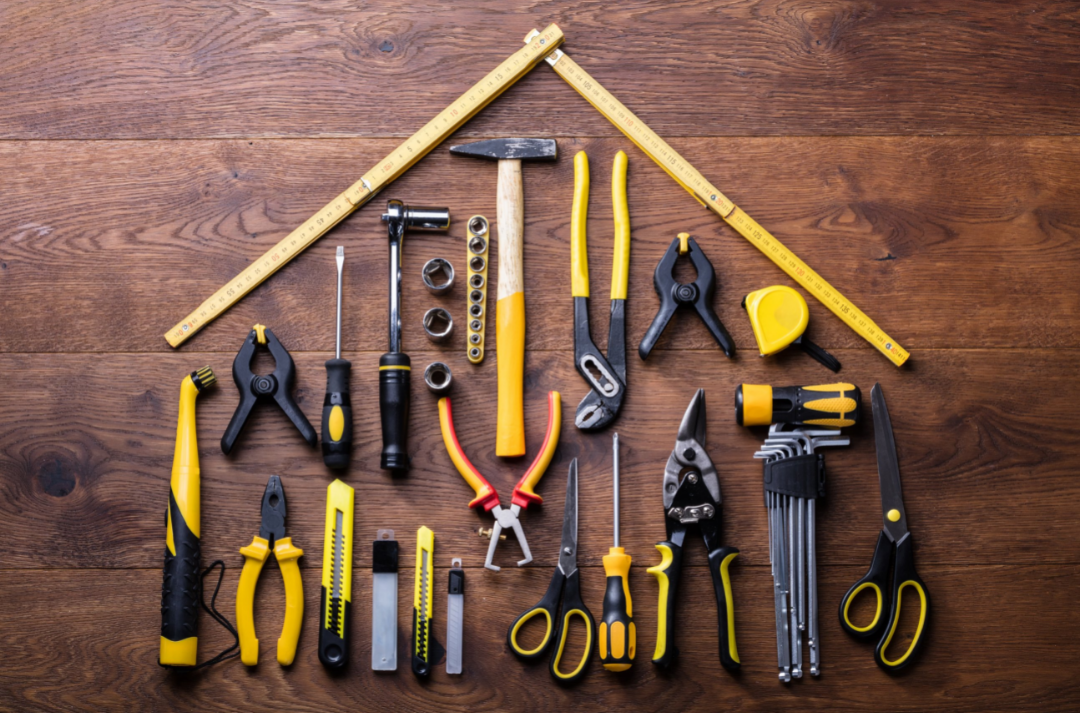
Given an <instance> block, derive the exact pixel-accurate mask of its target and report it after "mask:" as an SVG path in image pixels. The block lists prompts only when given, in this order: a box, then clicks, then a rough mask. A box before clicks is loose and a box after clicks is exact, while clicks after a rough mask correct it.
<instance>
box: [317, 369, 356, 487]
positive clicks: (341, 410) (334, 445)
mask: <svg viewBox="0 0 1080 713" xmlns="http://www.w3.org/2000/svg"><path fill="white" fill-rule="evenodd" d="M351 370H352V363H351V362H349V360H347V359H328V360H327V362H326V397H325V398H324V399H323V412H322V454H323V462H324V463H326V465H327V467H329V468H335V469H340V468H345V467H346V466H348V465H349V458H350V456H351V455H352V439H353V417H352V400H351V399H350V398H349V373H350V371H351Z"/></svg>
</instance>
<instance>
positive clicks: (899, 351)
mask: <svg viewBox="0 0 1080 713" xmlns="http://www.w3.org/2000/svg"><path fill="white" fill-rule="evenodd" d="M547 32H548V30H547V29H545V30H544V33H547ZM543 36H544V34H543V33H540V32H538V31H536V30H533V31H532V32H530V33H529V34H528V35H526V37H525V42H526V43H531V42H534V41H536V39H538V38H540V37H543ZM544 61H546V62H547V63H548V64H549V65H551V67H552V68H553V69H554V70H555V72H556V74H558V75H559V76H560V77H562V78H563V79H564V80H566V82H567V83H568V84H569V85H570V86H571V87H573V88H574V89H575V90H576V91H577V92H578V94H580V95H581V96H583V97H584V98H585V100H586V101H588V102H589V103H590V104H592V105H593V106H594V107H595V108H596V109H597V110H598V111H599V112H600V113H601V114H603V115H604V117H605V118H607V120H608V121H610V122H611V123H612V124H614V125H615V127H616V128H618V129H619V131H621V132H623V133H624V134H626V137H627V138H628V139H630V140H631V141H633V142H634V144H636V145H637V147H638V148H640V149H641V150H642V151H644V152H645V153H646V154H647V155H648V156H649V158H651V159H652V160H653V161H655V162H656V163H657V165H658V166H660V167H661V168H662V169H664V171H666V172H667V174H668V175H669V176H671V177H672V178H674V179H675V182H676V183H678V184H679V185H680V186H682V187H683V188H685V189H686V190H687V191H688V192H689V193H690V194H691V195H692V196H694V198H695V199H697V201H698V203H701V204H702V205H703V206H705V207H706V208H708V209H709V210H711V211H713V212H714V213H716V214H717V215H719V216H720V217H721V218H723V219H724V221H725V222H727V223H728V225H730V226H731V227H732V228H734V229H735V230H736V231H737V232H738V233H739V234H740V235H742V236H743V237H744V238H746V239H747V240H749V241H750V243H751V244H752V245H753V246H754V247H756V248H757V249H758V250H760V251H761V252H763V253H764V254H765V256H766V257H767V258H769V259H770V260H772V261H773V262H774V263H775V264H776V265H777V266H778V267H779V268H780V269H781V270H783V271H784V272H786V273H787V274H788V276H789V277H790V278H791V279H793V280H795V282H797V283H798V284H799V285H801V286H802V287H803V289H805V290H806V291H807V292H809V293H810V294H812V295H813V296H814V297H816V298H817V299H818V300H820V301H821V303H822V304H823V305H825V306H826V307H828V308H829V310H830V311H832V313H833V314H835V315H836V316H837V317H839V318H840V319H841V320H842V321H843V322H844V323H845V324H847V325H848V326H849V327H850V328H851V329H853V330H854V331H855V333H856V334H858V335H859V336H860V337H862V338H863V339H865V340H866V341H868V342H870V344H872V345H873V346H874V347H875V348H876V349H877V350H878V351H880V352H881V353H882V354H884V355H885V356H886V357H887V358H888V359H889V360H890V361H891V362H892V363H893V364H895V365H896V366H901V365H902V364H903V363H904V362H905V361H907V359H908V356H909V354H908V352H907V351H906V350H904V348H903V347H901V346H900V345H899V344H897V343H896V341H895V340H894V339H893V338H892V337H890V336H889V335H888V334H886V333H885V332H884V331H883V330H882V329H881V327H879V326H877V325H876V324H874V321H873V320H872V319H870V318H869V317H868V316H867V315H866V313H864V312H863V311H862V310H860V309H859V308H858V307H856V306H855V305H854V304H852V302H851V300H849V299H848V298H846V297H844V295H842V294H841V293H840V291H839V290H837V289H836V288H835V287H833V286H832V285H830V284H829V283H828V282H827V281H826V280H825V278H823V277H822V276H821V275H819V274H818V273H816V272H814V270H812V269H811V268H810V266H809V265H807V264H806V263H805V262H803V261H802V260H801V259H799V257H798V256H797V255H795V253H793V252H792V251H791V250H789V249H788V248H787V247H785V246H784V244H783V243H781V242H780V241H779V240H777V239H776V237H775V236H773V235H772V234H770V233H769V231H767V230H765V228H763V227H761V226H760V225H758V224H757V223H756V222H755V221H754V219H753V218H751V217H750V216H749V215H747V214H746V213H744V212H743V210H742V209H741V208H739V207H738V206H736V205H735V204H734V203H733V202H732V201H731V200H730V199H728V197H727V196H725V195H724V194H723V193H721V192H720V190H719V189H718V188H717V187H716V186H714V185H713V184H711V183H709V181H707V180H706V179H705V177H704V176H702V175H701V173H699V172H698V170H697V169H696V168H694V167H693V166H692V165H690V162H689V161H687V160H686V159H684V158H683V157H682V156H680V155H679V153H678V152H677V151H676V150H675V149H673V148H671V146H669V145H668V144H667V142H666V141H664V140H663V139H661V138H660V137H659V136H658V135H657V134H656V132H654V131H653V130H652V129H650V128H649V127H648V126H647V125H646V124H645V122H643V121H642V120H641V119H639V118H638V117H637V116H636V115H635V114H634V113H633V112H631V111H630V110H629V109H627V108H626V107H625V106H624V105H623V104H622V103H621V102H620V101H619V100H618V99H616V98H615V97H614V96H613V95H612V94H611V93H610V92H609V91H608V90H606V89H604V87H603V86H601V85H600V83H599V82H597V81H596V80H595V79H593V77H592V76H591V75H590V74H589V73H588V72H586V71H585V70H584V69H582V68H581V66H580V65H578V64H577V62H575V61H574V60H573V59H571V58H570V57H569V56H568V55H567V54H566V53H565V52H563V51H562V50H560V49H556V50H555V51H554V52H552V53H550V54H549V55H548V56H547V57H545V58H544Z"/></svg>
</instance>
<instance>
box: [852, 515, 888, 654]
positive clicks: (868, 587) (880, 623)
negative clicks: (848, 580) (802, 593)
mask: <svg viewBox="0 0 1080 713" xmlns="http://www.w3.org/2000/svg"><path fill="white" fill-rule="evenodd" d="M892 549H893V548H892V543H891V542H889V538H888V536H887V535H886V534H885V532H884V530H883V531H882V532H881V533H880V534H879V535H878V541H877V546H876V547H874V559H873V561H872V562H871V563H870V570H869V571H868V572H867V573H866V574H865V575H863V577H862V578H861V579H860V580H859V581H857V582H855V584H853V585H851V588H850V589H848V591H847V593H846V594H845V595H844V597H843V598H842V599H841V600H840V628H842V629H843V630H844V631H846V632H847V633H848V634H850V635H851V636H852V637H854V638H856V639H858V640H859V641H869V640H871V639H876V638H878V637H880V636H881V632H882V631H884V629H885V625H886V624H887V623H888V622H887V620H886V619H885V617H883V616H882V614H884V610H885V597H886V595H887V593H888V591H889V565H890V564H891V563H892ZM863 592H870V593H872V594H873V595H874V597H875V599H876V600H877V605H876V608H875V609H874V618H873V619H871V620H870V623H869V624H865V625H863V626H860V625H858V624H856V623H855V622H853V621H852V620H851V604H852V602H854V601H855V599H856V598H857V597H858V596H859V595H860V594H862V593H863Z"/></svg>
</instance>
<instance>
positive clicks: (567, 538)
mask: <svg viewBox="0 0 1080 713" xmlns="http://www.w3.org/2000/svg"><path fill="white" fill-rule="evenodd" d="M577 546H578V462H577V458H575V459H574V460H572V461H571V462H570V472H569V474H568V475H567V478H566V504H565V505H564V506H563V523H562V542H561V544H560V545H559V564H558V566H556V567H555V574H553V575H552V577H551V584H550V585H548V588H547V591H546V592H545V593H544V597H543V599H541V600H540V601H539V602H537V603H536V605H535V606H532V607H530V608H529V609H527V610H525V611H524V612H522V613H521V615H520V616H519V617H518V618H517V619H515V620H514V623H513V624H511V625H510V629H509V630H508V631H507V632H506V642H507V644H509V645H510V650H511V651H513V652H514V654H515V655H516V656H517V657H518V658H522V659H525V660H527V661H528V660H532V659H536V658H539V657H540V656H543V655H544V652H545V651H547V650H548V649H549V648H550V649H551V663H550V664H549V668H550V670H551V675H552V676H554V677H555V680H556V681H559V682H560V683H571V682H573V681H577V680H578V679H580V678H581V677H582V676H584V675H585V671H586V669H587V667H588V665H589V659H591V658H592V652H593V648H594V647H595V646H596V620H595V619H593V615H592V612H590V611H589V608H588V607H587V606H585V602H584V601H583V600H582V598H581V573H580V572H579V571H578V567H577ZM560 602H561V603H562V612H561V613H560V612H559V604H560ZM536 616H543V617H544V627H545V629H544V638H543V639H542V640H541V641H540V644H539V646H537V647H536V648H535V649H526V648H525V647H523V646H522V645H521V644H520V643H518V634H519V632H520V631H521V627H522V626H524V625H525V623H526V622H528V621H529V620H530V619H532V618H533V617H536ZM574 617H578V618H580V619H581V620H582V622H584V624H585V651H584V652H582V655H581V659H580V660H579V661H578V664H577V666H576V667H575V668H574V669H573V670H572V671H570V672H569V673H564V672H563V671H561V670H560V664H561V663H562V658H563V653H565V649H566V637H567V634H568V633H569V630H570V620H571V619H573V618H574Z"/></svg>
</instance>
